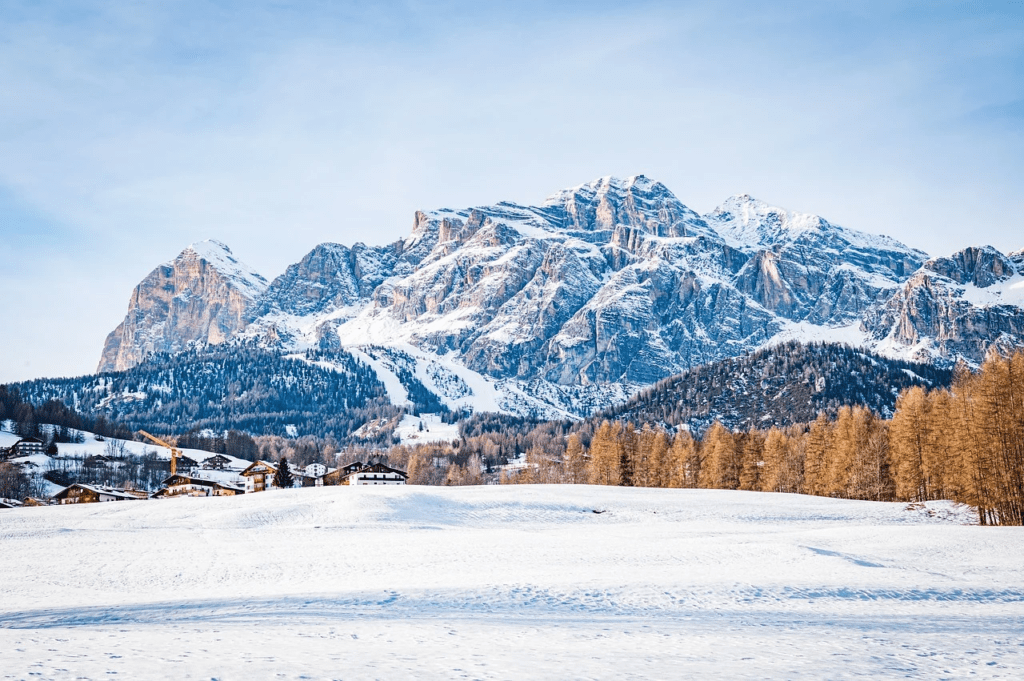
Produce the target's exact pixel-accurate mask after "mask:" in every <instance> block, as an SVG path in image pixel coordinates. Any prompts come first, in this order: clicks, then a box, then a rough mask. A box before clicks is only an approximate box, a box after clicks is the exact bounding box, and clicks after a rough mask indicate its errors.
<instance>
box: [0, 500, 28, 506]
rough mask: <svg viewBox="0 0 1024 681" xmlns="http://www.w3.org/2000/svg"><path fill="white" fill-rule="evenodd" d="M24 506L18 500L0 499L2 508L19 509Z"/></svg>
mask: <svg viewBox="0 0 1024 681" xmlns="http://www.w3.org/2000/svg"><path fill="white" fill-rule="evenodd" d="M23 505H24V504H22V503H21V502H20V501H18V500H17V499H5V498H3V497H0V508H19V507H21V506H23Z"/></svg>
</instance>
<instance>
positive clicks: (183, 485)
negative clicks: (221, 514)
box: [153, 474, 245, 498]
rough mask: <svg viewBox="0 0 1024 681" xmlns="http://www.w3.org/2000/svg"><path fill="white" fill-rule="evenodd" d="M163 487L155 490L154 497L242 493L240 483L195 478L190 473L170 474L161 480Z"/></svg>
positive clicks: (221, 495) (215, 495)
mask: <svg viewBox="0 0 1024 681" xmlns="http://www.w3.org/2000/svg"><path fill="white" fill-rule="evenodd" d="M163 485H164V487H163V489H161V490H160V491H158V492H156V493H155V494H154V495H153V497H154V498H165V497H177V496H189V497H233V496H235V495H236V494H244V493H245V488H244V487H243V486H241V485H236V484H232V483H230V482H222V481H219V480H207V479H206V478H195V477H192V476H190V475H181V474H177V475H172V476H170V477H169V478H167V479H166V480H164V481H163Z"/></svg>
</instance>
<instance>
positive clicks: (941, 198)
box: [0, 0, 1024, 381]
mask: <svg viewBox="0 0 1024 681" xmlns="http://www.w3.org/2000/svg"><path fill="white" fill-rule="evenodd" d="M368 5H372V7H369V6H368ZM766 5H767V6H766ZM0 16H2V17H3V19H2V21H0V236H2V241H0V243H2V244H3V249H2V250H0V291H2V292H3V294H4V303H5V305H4V309H5V316H6V318H7V319H8V321H9V323H11V324H17V326H18V328H19V333H18V334H14V337H12V335H10V334H6V335H5V338H4V340H3V342H2V348H3V352H2V355H0V381H6V380H20V379H25V378H32V377H37V376H44V375H45V376H54V375H70V374H80V373H87V372H90V371H92V370H93V368H94V367H95V363H96V361H97V360H98V358H99V352H100V349H101V346H102V342H103V339H104V337H105V335H106V334H107V333H108V332H109V331H110V330H111V329H112V328H113V327H114V326H115V325H116V324H117V323H118V322H119V321H120V319H121V318H122V317H123V316H124V313H125V310H126V306H127V302H128V297H129V295H130V293H131V289H132V288H133V287H134V285H135V284H136V283H138V281H139V280H140V279H142V277H144V276H145V275H146V274H147V273H148V272H149V271H150V270H152V269H153V267H154V266H156V265H157V264H158V263H160V262H163V261H166V260H169V259H171V258H172V257H173V256H174V255H175V254H176V253H178V252H179V251H180V250H181V249H182V248H183V247H185V246H186V245H188V244H189V243H191V242H193V241H197V240H201V239H205V238H217V239H220V240H222V241H224V242H226V243H228V244H229V245H230V246H231V247H232V248H233V250H234V251H235V253H236V255H237V256H239V257H240V258H241V259H242V260H244V261H246V262H248V263H250V264H251V265H253V266H255V267H256V268H257V269H258V270H259V271H260V272H261V273H263V274H264V276H266V277H268V278H273V277H274V276H276V275H278V274H279V273H281V272H282V271H283V270H284V268H285V267H286V266H287V265H288V264H290V263H292V262H294V261H297V260H298V259H299V258H301V257H302V255H303V254H304V253H306V252H307V251H308V250H310V249H311V248H312V247H313V246H314V245H315V244H317V243H319V242H322V241H337V242H342V243H352V242H355V241H364V242H366V243H384V242H387V241H391V240H394V239H396V238H399V237H400V236H402V235H404V234H406V233H407V232H408V230H409V228H410V227H411V225H412V216H413V212H414V211H415V210H417V209H424V208H426V209H429V208H437V207H443V206H444V207H460V206H469V205H479V204H486V203H493V202H495V201H499V200H512V201H519V202H524V203H529V202H537V201H540V200H542V199H543V198H544V197H545V196H546V195H548V194H550V193H552V192H554V191H555V190H557V189H560V188H562V187H566V186H571V185H575V184H579V183H581V182H585V181H588V180H590V179H593V178H595V177H599V176H602V175H609V174H611V175H620V176H627V175H632V174H636V173H644V174H646V175H648V176H650V177H653V178H656V179H659V180H661V181H662V182H664V183H665V184H666V185H667V186H668V187H669V188H670V189H672V190H673V191H674V192H675V193H676V195H677V196H678V197H679V198H680V199H681V200H682V201H683V202H684V203H686V204H687V205H689V206H690V207H692V208H694V209H695V210H697V211H699V212H706V211H709V210H711V209H713V208H714V207H715V205H717V204H718V203H720V202H721V201H722V200H723V199H725V198H726V197H728V196H730V195H733V194H739V193H749V194H752V195H754V196H755V197H757V198H760V199H763V200H766V201H769V202H771V203H774V204H777V205H782V206H785V207H787V208H791V209H794V210H801V211H806V212H813V213H817V214H820V215H822V216H824V217H826V218H828V219H829V220H831V221H833V222H837V223H839V224H842V225H845V226H848V227H853V228H856V229H861V230H864V231H869V232H880V233H886V234H889V235H891V236H894V237H896V238H898V239H900V240H902V241H904V242H906V243H908V244H910V245H913V246H916V247H919V248H922V249H924V250H926V251H928V252H929V253H932V254H935V255H942V254H946V253H949V252H951V251H953V250H957V249H959V248H961V247H963V246H966V245H970V244H979V243H989V244H992V245H994V246H996V247H998V248H1000V249H1003V250H1004V251H1006V250H1014V249H1018V248H1021V247H1024V224H1022V223H1024V219H1022V218H1024V199H1022V196H1021V187H1022V186H1024V172H1022V170H1024V163H1022V161H1021V159H1022V158H1024V154H1022V152H1024V140H1022V132H1024V3H1022V2H1003V3H978V2H934V1H933V2H898V1H890V2H844V3H835V4H834V5H830V4H828V3H821V2H776V3H770V4H769V3H760V2H728V1H721V2H693V3H678V2H676V3H659V2H651V3H623V2H616V3H605V2H571V3H552V2H543V3H542V2H536V3H533V2H524V3H473V2H467V3H459V2H436V3H435V2H413V1H409V2H394V3H344V2H319V3H318V2H303V3H288V2H265V3H259V2H244V3H243V2H227V1H223V2H187V1H186V2H132V3H106V2H60V3H40V2H25V3H19V2H8V1H4V0H0Z"/></svg>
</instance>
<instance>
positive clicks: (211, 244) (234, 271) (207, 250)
mask: <svg viewBox="0 0 1024 681" xmlns="http://www.w3.org/2000/svg"><path fill="white" fill-rule="evenodd" d="M189 254H191V255H194V256H195V257H197V258H199V259H200V260H205V261H206V263H207V264H209V265H210V266H212V267H213V268H214V269H216V270H217V271H218V272H219V273H220V274H221V275H222V276H223V277H224V278H225V279H227V281H228V282H229V283H230V284H231V285H232V286H234V287H235V288H236V289H237V290H238V291H239V293H241V294H242V295H244V296H246V297H248V298H251V299H254V300H255V299H256V298H257V297H258V296H259V295H260V294H262V293H263V292H264V291H265V290H266V289H267V286H269V283H268V282H267V280H266V279H264V278H263V275H261V274H260V273H259V272H257V271H256V270H254V269H253V268H252V267H249V266H248V265H246V264H245V263H244V262H242V261H241V260H239V259H238V258H236V257H235V255H234V253H232V252H231V249H230V248H228V246H227V245H226V244H224V243H222V242H220V241H217V240H216V239H206V240H205V241H197V242H196V243H194V244H190V245H189V246H188V247H186V248H185V249H184V250H183V251H182V252H181V254H180V255H179V256H178V258H182V257H188V255H189ZM173 264H174V262H173V261H171V262H169V263H167V266H173Z"/></svg>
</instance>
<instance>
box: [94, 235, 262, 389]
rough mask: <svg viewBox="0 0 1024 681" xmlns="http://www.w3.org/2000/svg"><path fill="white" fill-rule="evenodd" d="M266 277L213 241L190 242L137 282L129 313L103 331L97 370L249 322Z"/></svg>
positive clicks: (220, 335) (222, 334)
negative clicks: (107, 333) (110, 330)
mask: <svg viewBox="0 0 1024 681" xmlns="http://www.w3.org/2000/svg"><path fill="white" fill-rule="evenodd" d="M266 286H267V282H266V280H265V279H263V277H261V276H260V275H258V274H256V273H255V272H254V271H253V270H252V269H251V268H249V267H248V266H246V265H245V264H244V263H241V262H239V261H238V260H237V259H235V257H234V256H233V255H232V254H231V250H230V249H229V248H228V247H227V246H225V245H223V244H221V243H218V242H216V241H204V242H202V243H199V244H193V245H192V246H189V247H188V248H186V249H185V250H184V251H182V252H181V254H180V255H179V256H178V257H177V258H175V259H174V260H173V261H172V262H170V263H167V264H165V265H160V266H159V267H157V268H156V269H155V270H153V271H152V272H150V273H149V275H148V276H147V277H146V278H145V279H143V280H142V282H141V283H140V284H139V285H138V286H136V287H135V290H134V291H133V292H132V296H131V300H130V301H129V303H128V315H127V316H126V317H125V319H124V321H123V322H121V323H120V324H119V325H118V326H117V328H116V329H114V331H112V332H111V333H110V335H109V336H107V340H106V342H105V343H104V346H103V354H102V356H101V357H100V363H99V368H98V369H97V371H100V372H102V371H120V370H122V369H127V368H129V367H132V366H134V365H136V364H138V363H139V362H141V361H142V360H143V359H144V358H145V357H146V356H147V355H149V354H151V353H154V352H178V351H180V350H183V349H185V348H186V347H187V346H188V344H189V343H191V342H196V341H198V342H202V343H210V344H214V345H216V344H219V343H222V342H224V341H225V340H227V339H229V338H232V337H233V336H235V335H236V334H237V333H239V332H240V331H242V330H243V329H244V328H245V327H246V325H247V321H248V320H247V317H248V314H249V312H250V309H251V308H252V306H253V304H254V303H255V301H256V299H257V297H258V296H259V295H260V294H262V293H263V291H264V290H265V289H266Z"/></svg>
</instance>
